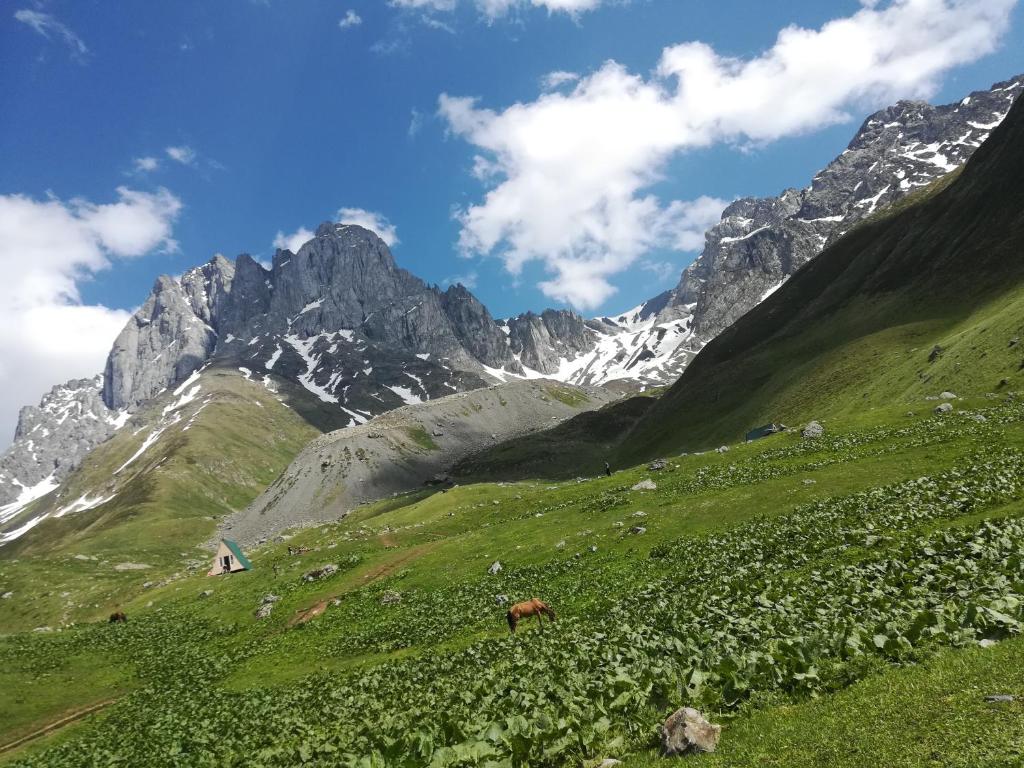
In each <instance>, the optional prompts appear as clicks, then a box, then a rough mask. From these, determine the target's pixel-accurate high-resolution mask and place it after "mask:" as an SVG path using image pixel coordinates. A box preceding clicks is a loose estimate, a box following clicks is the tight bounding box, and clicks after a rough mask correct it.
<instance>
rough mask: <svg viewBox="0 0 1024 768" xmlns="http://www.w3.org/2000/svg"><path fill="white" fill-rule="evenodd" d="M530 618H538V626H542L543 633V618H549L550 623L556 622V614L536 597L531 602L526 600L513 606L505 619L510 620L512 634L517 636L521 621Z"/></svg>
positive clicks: (509, 625) (509, 626)
mask: <svg viewBox="0 0 1024 768" xmlns="http://www.w3.org/2000/svg"><path fill="white" fill-rule="evenodd" d="M530 616H536V617H537V624H539V625H540V628H541V631H542V632H543V631H544V621H543V618H542V617H543V616H547V617H548V621H554V620H555V612H554V611H552V610H551V607H550V606H549V605H548V604H547V603H545V602H544V601H542V600H538V599H537V598H536V597H535V598H533V599H531V600H524V601H523V602H521V603H516V604H515V605H513V606H512V607H511V608H509V609H508V613H507V614H505V618H506V619H508V628H509V630H510V631H511V632H512V634H515V632H516V625H517V624H518V623H519V620H520V619H525V618H528V617H530Z"/></svg>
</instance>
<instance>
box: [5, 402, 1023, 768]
mask: <svg viewBox="0 0 1024 768" xmlns="http://www.w3.org/2000/svg"><path fill="white" fill-rule="evenodd" d="M920 405H921V406H923V407H922V408H920V409H919V411H920V412H919V414H918V415H916V416H914V417H908V416H906V415H905V411H906V409H905V407H903V406H899V407H892V408H889V409H879V410H876V411H873V412H863V413H860V414H856V415H855V416H854V417H851V418H850V419H848V420H837V421H835V422H832V423H830V424H829V432H828V433H827V434H826V436H825V437H824V438H820V439H818V440H801V439H800V438H799V437H798V436H796V435H793V434H781V435H777V436H775V437H772V438H769V439H766V440H764V441H759V442H757V443H752V444H746V445H742V444H741V445H736V446H734V447H733V448H732V450H730V451H729V452H727V453H722V454H719V453H710V454H704V455H700V456H687V457H682V458H679V459H678V460H674V461H673V462H671V463H670V464H669V466H668V467H667V468H666V469H664V470H660V471H649V470H647V469H646V468H644V467H637V468H634V469H630V470H627V471H623V472H619V473H616V475H615V476H613V477H611V478H604V477H598V478H594V479H590V480H586V481H584V482H578V481H575V480H573V481H568V482H562V483H550V482H537V481H526V482H520V483H500V484H476V485H469V486H461V487H457V488H454V489H451V490H449V491H448V492H447V493H428V492H420V493H417V494H413V495H410V496H406V497H402V498H396V499H389V500H387V501H385V502H379V503H377V504H375V505H370V506H368V507H366V508H363V509H361V510H359V511H358V512H357V513H355V514H353V515H352V516H351V517H350V518H348V519H347V520H345V521H343V522H341V523H338V524H333V525H328V526H323V527H319V528H313V529H305V530H302V531H299V532H296V533H295V535H294V536H293V537H292V538H290V539H288V540H287V541H286V542H281V543H272V544H269V545H266V546H264V547H262V548H259V549H256V550H253V551H251V552H249V554H250V556H251V558H252V560H253V562H254V564H255V570H253V571H252V572H249V573H242V574H236V575H233V576H228V577H219V578H215V577H205V576H202V575H200V574H193V575H188V576H185V577H183V578H181V579H179V580H175V581H172V582H169V583H167V584H165V585H162V586H156V587H152V588H150V589H145V590H142V589H141V588H140V589H139V592H138V594H137V596H136V597H134V598H132V599H130V600H128V601H126V602H125V603H124V608H125V610H126V611H127V613H128V615H129V623H128V624H127V625H107V624H104V623H102V622H100V623H96V624H81V625H78V626H75V627H72V628H66V629H65V630H64V631H62V632H53V633H32V632H27V633H20V634H14V635H9V636H7V637H4V638H2V639H0V669H2V670H3V673H2V674H3V680H2V683H3V684H4V687H5V691H8V692H9V694H8V697H7V698H6V700H5V701H6V702H8V703H6V704H5V705H4V707H2V708H0V734H3V735H2V736H0V741H4V742H6V741H8V740H9V739H12V738H14V737H16V736H18V735H21V734H25V733H31V732H33V731H36V730H38V729H39V728H40V727H41V726H43V725H45V724H46V723H48V722H52V721H54V720H57V719H59V718H60V717H61V716H62V715H66V714H67V713H68V712H69V711H72V712H73V711H77V710H79V709H80V708H82V707H85V706H88V705H89V704H92V703H96V702H99V703H102V702H106V701H108V700H110V699H115V700H116V702H115V703H113V704H111V705H110V706H109V707H107V708H105V709H104V710H103V711H102V713H101V714H97V715H94V716H92V717H90V718H89V719H88V720H86V721H84V722H82V723H78V724H76V725H74V726H72V727H70V728H68V729H59V730H58V731H56V732H55V733H54V734H52V735H50V736H47V737H45V738H41V739H36V740H33V741H31V742H30V743H29V744H28V745H26V746H23V747H20V748H19V749H17V750H14V751H13V752H11V753H9V755H10V758H11V759H16V760H17V761H19V762H20V764H23V765H47V766H62V765H106V764H114V763H122V764H146V765H175V766H180V765H213V764H216V765H232V764H237V765H242V764H244V765H282V766H284V765H296V764H311V765H388V766H392V765H408V766H413V765H426V764H430V765H438V766H440V765H451V766H455V765H462V766H469V765H475V766H484V765H509V766H524V765H531V766H546V765H551V766H554V765H578V764H580V763H581V761H582V760H584V759H590V758H595V757H602V756H616V757H624V756H627V755H628V753H630V752H631V751H637V755H636V756H635V757H634V758H630V759H635V760H638V761H642V760H645V759H647V758H646V757H644V750H646V749H648V748H649V747H650V746H652V745H653V740H654V727H655V725H656V724H657V723H658V722H660V721H661V720H662V719H663V718H664V716H665V714H666V713H667V712H668V711H670V710H671V709H672V708H674V707H676V706H678V705H680V704H682V703H692V704H695V705H697V706H699V707H701V708H702V709H704V710H705V711H707V712H709V713H710V714H711V715H712V717H713V719H715V720H718V721H722V722H725V723H726V724H727V726H728V727H727V729H726V731H725V734H726V736H725V737H724V739H725V744H726V745H729V747H730V748H732V749H733V751H732V752H728V753H727V752H725V751H723V755H725V754H729V755H733V756H736V759H735V760H734V761H730V762H727V764H729V765H759V764H761V763H759V762H758V759H759V756H760V755H761V754H762V753H760V752H758V751H757V749H756V748H755V747H756V743H755V742H753V741H750V740H751V739H755V736H754V735H751V736H749V737H744V736H743V734H744V733H745V732H749V731H744V729H745V728H749V727H753V726H748V725H747V723H768V724H772V723H774V724H776V725H775V726H774V727H776V728H777V729H782V728H783V727H785V724H786V722H787V721H786V720H785V718H786V713H787V712H792V711H796V712H807V713H808V714H807V718H808V720H807V722H813V718H818V717H822V718H825V720H826V721H828V722H832V723H833V724H834V725H833V726H832V728H833V729H838V728H839V723H838V718H837V716H834V715H829V716H827V715H826V714H822V713H821V705H815V704H814V703H813V699H814V698H820V697H823V696H824V697H828V699H829V700H831V697H832V696H833V695H834V694H835V692H837V691H842V690H845V689H847V688H848V686H850V685H851V684H853V683H856V682H857V681H859V680H864V681H866V682H865V685H867V686H876V688H875V689H876V690H877V689H878V688H884V689H886V690H889V691H890V693H891V697H890V699H888V700H887V701H892V702H897V701H899V700H901V699H900V698H899V697H900V696H902V697H903V699H902V700H904V701H909V702H913V701H914V700H915V699H914V696H915V695H916V692H917V690H918V688H919V687H920V686H921V685H923V683H921V682H920V681H921V677H920V675H917V674H916V673H915V672H914V670H916V669H917V668H918V667H917V665H919V664H921V663H923V662H925V661H926V660H928V659H930V658H932V657H933V656H934V654H936V653H937V652H939V651H940V650H941V649H943V648H949V647H954V648H964V647H968V648H969V647H977V643H978V641H979V640H981V639H991V640H996V641H1002V640H1004V639H1006V638H1009V637H1011V636H1013V635H1015V634H1017V633H1019V631H1020V629H1021V627H1022V623H1021V622H1022V619H1024V609H1022V606H1024V591H1022V589H1021V587H1020V584H1021V583H1024V580H1022V579H1021V576H1022V575H1024V574H1022V573H1021V570H1020V569H1021V563H1022V562H1024V551H1022V550H1021V542H1024V529H1021V525H1022V522H1021V521H1022V515H1024V479H1022V478H1024V405H1022V404H1020V403H1018V402H1015V401H1012V400H1007V399H1005V398H1000V399H996V400H992V399H988V398H979V399H978V400H977V401H974V402H961V403H958V405H957V411H956V412H955V413H954V414H953V415H951V416H947V417H939V416H933V415H931V414H930V413H929V406H930V403H928V402H927V401H922V402H921V403H920ZM645 478H649V479H652V480H653V481H654V482H655V483H656V486H657V487H656V488H655V489H654V490H648V491H643V490H637V491H633V490H631V488H632V486H633V485H634V484H635V483H636V482H637V481H638V480H641V479H645ZM637 526H639V527H641V528H643V529H644V530H642V531H639V530H637V531H636V532H633V530H632V529H634V528H636V527H637ZM288 546H293V547H294V546H303V547H308V548H309V549H310V551H309V552H307V553H306V554H303V555H298V556H295V555H289V554H288V552H287V547H288ZM495 560H499V561H500V562H501V563H502V564H503V569H502V571H501V572H500V573H499V574H497V575H496V576H492V575H489V574H488V572H487V569H488V566H489V565H490V564H491V563H492V562H494V561H495ZM325 563H333V564H336V565H338V567H339V570H338V572H337V573H336V574H335V575H333V576H331V577H329V578H327V579H325V580H321V581H313V582H307V581H304V580H303V578H302V575H303V574H304V573H306V572H308V571H310V570H312V569H314V568H317V567H319V566H321V565H323V564H325ZM20 565H21V563H16V564H11V563H5V564H4V566H3V572H2V573H0V581H2V580H4V579H6V578H7V574H8V572H9V569H12V568H17V567H19V566H20ZM74 565H75V564H74V563H71V562H68V561H66V560H64V559H55V560H51V561H49V562H48V563H47V567H48V569H49V571H48V573H47V574H46V578H48V579H49V580H50V581H51V582H53V581H55V580H59V579H62V578H64V574H65V573H66V569H69V568H73V567H74ZM40 567H41V566H40ZM962 574H969V578H963V577H962ZM38 576H39V578H43V572H42V571H40V572H39V574H38ZM134 578H135V579H136V581H137V582H141V581H142V580H143V579H144V578H145V577H144V576H143V575H142V574H136V575H135V576H134ZM206 590H212V594H210V595H209V596H207V597H202V596H201V593H202V592H204V591H206ZM267 594H274V595H276V596H279V597H280V600H279V601H278V602H276V603H275V604H274V609H273V613H272V614H271V616H270V618H268V619H265V620H259V619H256V618H255V617H254V615H253V614H254V612H255V610H256V608H257V607H258V605H259V603H260V601H261V599H262V598H263V596H265V595H267ZM391 594H394V595H397V602H395V601H394V600H395V599H396V598H394V597H390V596H389V595H391ZM498 594H506V595H508V596H509V597H510V598H512V599H520V598H524V597H530V596H533V595H537V596H541V597H543V598H544V599H546V600H548V601H549V602H550V603H551V604H552V605H553V606H554V607H555V609H556V611H557V612H558V616H559V620H558V622H557V623H556V624H554V625H551V626H549V627H546V628H545V629H544V632H543V634H542V633H541V632H540V631H538V628H537V627H536V626H535V625H533V624H532V623H529V622H528V623H527V624H526V625H524V627H523V629H522V631H521V632H520V634H517V635H516V636H515V637H509V636H508V630H507V628H506V627H505V625H504V621H503V615H502V612H503V609H502V608H501V607H499V606H498V605H497V604H496V603H495V599H494V596H495V595H498ZM12 599H13V598H12ZM8 602H9V601H4V602H3V603H0V611H3V612H5V613H0V620H2V621H4V622H6V620H7V619H6V617H7V616H9V615H10V614H9V613H6V612H7V611H10V610H11V609H10V606H9V605H7V604H6V603H8ZM321 602H322V603H323V605H324V608H325V610H324V613H323V615H321V616H319V617H318V618H315V619H313V620H312V621H310V622H308V623H306V624H302V625H300V626H295V627H290V625H291V624H292V623H293V622H294V621H295V620H296V618H297V617H298V616H300V615H301V614H302V612H303V611H304V610H306V609H308V608H311V607H314V606H317V605H319V604H321ZM5 625H6V624H5ZM1013 647H1015V646H1012V645H1011V646H1008V649H1009V648H1013ZM990 650H991V649H990ZM997 652H998V653H1000V654H1004V652H1003V651H1002V650H1001V647H1000V649H999V650H998V651H997ZM956 653H959V652H956ZM1005 654H1006V655H1005V658H1007V659H1009V660H1012V659H1013V658H1016V657H1015V656H1013V655H1012V654H1013V651H1012V650H1007V651H1006V652H1005ZM1001 657H1002V656H1001ZM937 658H938V659H939V660H940V661H937V662H936V663H937V664H939V665H940V669H941V665H942V664H944V663H946V662H943V661H941V660H942V659H946V658H947V657H946V656H939V657H937ZM965 658H968V659H976V658H978V657H974V656H968V657H965ZM980 658H984V657H980ZM951 663H952V662H951ZM957 663H959V662H957ZM978 663H980V662H978ZM976 667H977V664H975V668H976ZM904 668H905V670H906V672H908V673H909V674H904V672H901V671H900V670H901V669H904ZM927 669H930V667H928V668H921V674H924V675H926V676H927V675H928V674H930V673H928V672H927ZM971 674H973V675H975V676H978V674H979V673H978V672H972V673H971ZM990 677H991V676H989V677H988V678H983V679H989V678H990ZM1014 679H1015V678H1014V677H1013V676H1012V675H1010V676H1006V677H1005V680H1006V681H1007V685H1008V686H1010V687H1012V686H1013V685H1014V683H1012V680H1014ZM947 680H948V677H947ZM882 681H885V682H882ZM934 684H935V683H929V685H934ZM849 690H850V694H848V695H849V696H853V697H856V696H857V695H858V693H857V692H858V691H860V690H861V689H860V688H858V687H854V688H850V689H849ZM1010 692H1011V693H1012V692H1014V691H1010ZM853 700H854V701H856V700H857V699H856V698H854V699H853ZM837 701H839V702H840V703H839V704H837V705H836V706H837V707H841V701H842V700H841V699H839V700H837ZM893 706H895V703H893ZM794 707H795V708H796V709H795V710H794V709H792V708H794ZM840 711H842V710H840ZM846 711H849V710H846ZM987 713H988V710H987V709H985V708H984V707H974V706H972V707H968V708H967V709H966V710H965V711H964V712H963V713H962V717H963V718H964V721H963V722H964V725H963V727H958V729H957V732H956V733H957V739H958V741H957V744H958V747H959V748H962V749H964V750H968V751H965V752H964V754H968V755H984V754H986V753H985V752H984V748H985V745H990V746H991V745H993V744H995V745H999V748H1000V750H1002V752H1005V753H1006V754H1009V753H1008V752H1006V750H1008V749H1010V748H1011V747H1013V748H1016V747H1014V745H1015V744H1017V742H1016V741H1015V737H1014V735H1013V734H1014V733H1015V732H1016V731H1015V730H1014V729H1015V727H1016V726H1015V721H1013V720H1008V719H1002V720H998V719H996V720H993V719H992V718H989V717H987ZM828 717H831V718H832V719H831V720H828V719H827V718H828ZM756 718H760V720H756ZM928 722H930V721H927V719H926V718H925V719H923V720H922V731H921V734H920V738H916V737H915V738H911V739H909V740H908V743H907V744H906V745H905V748H904V752H903V753H902V756H901V759H902V762H900V761H896V762H892V763H887V764H893V765H918V764H922V763H923V762H924V761H925V760H926V758H927V756H928V754H930V753H931V751H933V750H935V749H937V748H938V747H939V746H940V745H941V744H942V743H943V742H942V738H943V734H942V733H939V732H936V731H935V729H930V727H928ZM757 727H761V726H757ZM765 727H767V726H765ZM834 732H835V733H836V734H838V733H841V731H838V730H835V731H834ZM733 734H737V735H736V736H735V737H734V736H733ZM787 734H788V735H787ZM827 734H828V732H826V735H827ZM773 738H775V739H778V740H784V739H787V738H789V739H792V738H795V737H794V736H793V734H792V730H790V731H788V732H782V731H781V730H780V731H779V734H778V735H777V736H774V737H773ZM829 738H832V737H829ZM835 738H838V736H836V737H835ZM886 738H887V737H886ZM879 739H880V741H879V742H878V745H876V746H877V747H878V749H877V750H876V751H875V752H874V753H873V752H872V751H871V749H868V748H865V751H864V754H886V752H884V751H880V750H883V747H884V748H885V749H889V747H885V746H884V744H883V741H882V740H883V736H882V735H880V736H879ZM776 743H781V741H777V742H776ZM869 746H870V745H869ZM804 748H805V749H807V748H808V747H806V746H805V747H804ZM970 750H974V751H973V752H972V751H970ZM828 754H829V755H830V757H829V758H828V760H821V761H819V762H817V763H813V764H816V765H837V766H838V765H862V764H863V763H861V762H859V761H858V759H857V758H856V757H855V756H854V757H849V759H847V758H848V756H844V753H842V752H834V751H833V752H830V753H828ZM1001 754H1002V753H1001ZM639 764H642V763H639ZM979 764H983V763H979ZM992 764H998V763H992Z"/></svg>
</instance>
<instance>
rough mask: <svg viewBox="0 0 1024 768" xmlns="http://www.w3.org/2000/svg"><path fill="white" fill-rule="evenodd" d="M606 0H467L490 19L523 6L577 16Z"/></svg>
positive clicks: (432, 7) (448, 5) (425, 6)
mask: <svg viewBox="0 0 1024 768" xmlns="http://www.w3.org/2000/svg"><path fill="white" fill-rule="evenodd" d="M605 1H606V0H466V2H471V3H472V4H473V5H475V6H476V8H477V10H478V11H480V13H482V14H483V15H484V16H486V17H487V18H488V19H491V20H493V19H497V18H500V17H502V16H505V15H507V14H508V13H510V12H511V11H516V10H519V9H522V8H527V7H533V8H543V9H545V10H546V11H547V12H548V13H556V12H561V13H568V14H569V15H571V16H576V15H578V14H580V13H583V12H584V11H592V10H594V9H595V8H597V7H598V6H600V5H601V4H602V3H604V2H605ZM391 5H393V6H396V7H398V8H412V9H416V10H428V11H441V12H445V11H454V10H455V8H456V7H457V5H458V2H457V1H456V0H391Z"/></svg>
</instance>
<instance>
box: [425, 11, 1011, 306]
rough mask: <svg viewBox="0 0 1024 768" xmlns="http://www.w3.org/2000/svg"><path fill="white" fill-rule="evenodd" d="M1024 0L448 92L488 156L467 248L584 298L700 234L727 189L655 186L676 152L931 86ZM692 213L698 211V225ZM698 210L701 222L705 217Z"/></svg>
mask: <svg viewBox="0 0 1024 768" xmlns="http://www.w3.org/2000/svg"><path fill="white" fill-rule="evenodd" d="M1015 2H1016V0H893V2H890V3H887V4H884V5H883V4H881V3H877V2H873V1H872V2H865V3H864V4H863V6H862V8H861V9H860V10H859V11H857V12H856V13H854V14H853V15H852V16H850V17H848V18H842V19H837V20H834V21H831V22H828V23H827V24H825V25H824V26H822V27H821V29H818V30H810V29H802V28H799V27H796V26H790V27H787V28H785V29H783V30H782V31H781V32H780V33H779V34H778V37H777V39H776V41H775V43H774V45H773V46H772V47H771V48H770V49H768V50H767V51H765V52H764V53H762V54H761V55H759V56H756V57H754V58H750V59H745V60H744V59H736V58H728V57H723V56H720V55H718V54H717V53H716V52H715V51H714V50H713V49H712V48H711V47H709V46H707V45H705V44H703V43H699V42H691V43H683V44H681V45H676V46H672V47H669V48H666V49H665V50H664V51H663V52H662V55H661V60H660V62H659V65H658V68H657V70H656V72H655V73H654V74H653V75H651V76H650V77H646V78H645V77H643V76H640V75H636V74H633V73H631V72H629V71H627V70H626V69H625V68H624V67H623V66H621V65H620V64H617V63H616V62H612V61H610V62H607V63H605V64H604V65H603V66H602V67H601V68H600V69H598V70H597V71H596V72H594V73H592V74H590V75H589V76H587V77H584V78H582V79H581V80H580V81H579V82H578V83H577V84H576V86H575V87H574V88H573V89H572V90H571V91H569V92H562V91H556V92H551V93H544V94H542V95H541V96H540V97H539V98H538V99H537V100H536V101H533V102H529V103H525V104H514V105H512V106H510V107H508V108H506V109H504V110H503V111H492V110H489V109H483V108H481V107H479V106H478V105H477V103H476V101H475V100H474V99H468V98H456V97H452V96H449V95H447V94H442V96H441V97H440V99H439V113H440V115H441V116H442V117H443V119H444V120H446V121H447V124H448V126H449V128H450V129H451V131H452V132H454V133H455V134H456V135H458V136H461V137H463V138H464V139H466V140H467V141H468V142H470V143H471V144H473V145H474V146H475V147H476V148H477V150H478V151H479V154H478V156H477V157H476V158H474V165H473V173H474V175H475V176H476V177H477V178H479V179H481V180H482V181H483V182H484V183H485V184H486V185H487V186H488V189H487V191H486V194H485V196H484V198H483V200H482V201H481V202H479V203H478V204H476V205H471V206H469V207H468V208H466V209H465V210H462V211H461V212H459V214H458V218H459V221H460V223H461V225H462V228H461V233H460V240H459V242H460V246H461V248H462V249H463V251H464V252H466V253H467V254H472V253H480V254H486V253H492V252H495V253H498V254H499V255H500V256H501V257H502V259H503V260H504V262H505V266H506V268H507V269H508V270H509V271H510V272H511V273H512V274H518V273H519V272H520V270H521V269H522V267H523V265H524V264H525V263H526V262H528V261H531V260H538V261H541V262H542V263H544V265H545V266H546V268H547V269H548V271H549V272H551V273H552V277H551V279H550V280H547V281H545V282H544V283H541V286H540V287H541V288H542V290H543V291H544V292H545V293H546V294H547V295H548V296H550V297H552V298H556V299H562V300H565V301H568V302H570V303H572V304H574V305H576V306H578V307H581V308H592V307H595V306H597V305H599V304H601V303H602V302H603V301H604V300H606V299H607V298H608V297H609V296H610V295H611V294H612V293H613V292H614V288H613V287H612V286H611V284H610V283H609V282H608V278H609V277H610V276H612V275H614V274H616V273H618V272H620V271H622V270H624V269H626V268H628V267H629V266H630V265H631V264H632V263H633V262H634V261H635V259H637V258H638V257H639V256H641V255H642V254H644V253H645V252H647V251H648V250H650V249H651V248H654V247H657V246H663V245H665V244H666V238H670V241H669V243H670V244H674V246H675V247H678V248H695V247H698V246H699V235H697V234H696V231H695V229H694V227H695V226H697V225H699V224H700V222H703V221H705V220H706V216H705V214H707V213H708V212H709V211H710V210H711V209H712V208H713V207H715V206H718V205H720V204H721V201H714V202H711V201H708V200H705V201H704V202H703V203H702V202H701V201H700V200H697V201H692V202H689V203H685V202H680V201H673V202H670V203H668V204H667V205H666V204H664V203H663V202H662V201H660V200H658V199H657V198H656V197H655V196H654V195H652V194H650V193H649V191H648V190H649V189H650V187H651V186H652V185H653V184H654V183H655V182H657V181H658V180H659V179H660V178H661V177H662V175H663V174H664V173H665V171H666V168H667V165H668V162H669V161H670V160H671V159H672V158H673V157H675V156H677V155H678V154H679V153H680V152H683V151H687V150H692V149H694V148H698V147H707V146H710V145H712V144H715V143H721V142H729V143H734V144H739V145H749V144H751V143H763V142H768V141H771V140H774V139H778V138H780V137H783V136H791V135H795V134H799V133H804V132H808V131H812V130H816V129H818V128H821V127H822V126H825V125H828V124H832V123H836V122H840V121H844V120H847V119H849V116H850V112H851V111H859V110H862V109H866V108H868V107H874V106H877V105H880V104H883V103H889V102H892V101H894V100H896V99H899V98H910V97H913V98H924V97H928V96H930V95H931V94H932V93H934V91H935V89H936V87H937V85H938V82H939V78H940V77H941V76H942V75H943V74H944V73H945V72H947V71H948V70H949V69H951V68H952V67H955V66H957V65H960V64H964V63H967V62H970V61H974V60H976V59H978V58H979V57H981V56H983V55H985V54H986V53H989V52H991V51H992V50H993V49H994V48H995V47H996V45H997V44H998V42H999V38H1000V36H1001V34H1002V33H1003V32H1004V31H1005V30H1006V29H1007V28H1008V24H1009V20H1008V16H1009V12H1010V10H1011V8H1012V7H1013V5H1014V4H1015ZM688 221H689V222H690V223H687V222H688ZM694 222H698V224H694Z"/></svg>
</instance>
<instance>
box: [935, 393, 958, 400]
mask: <svg viewBox="0 0 1024 768" xmlns="http://www.w3.org/2000/svg"><path fill="white" fill-rule="evenodd" d="M939 399H940V400H956V395H955V394H953V393H952V392H940V393H939Z"/></svg>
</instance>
